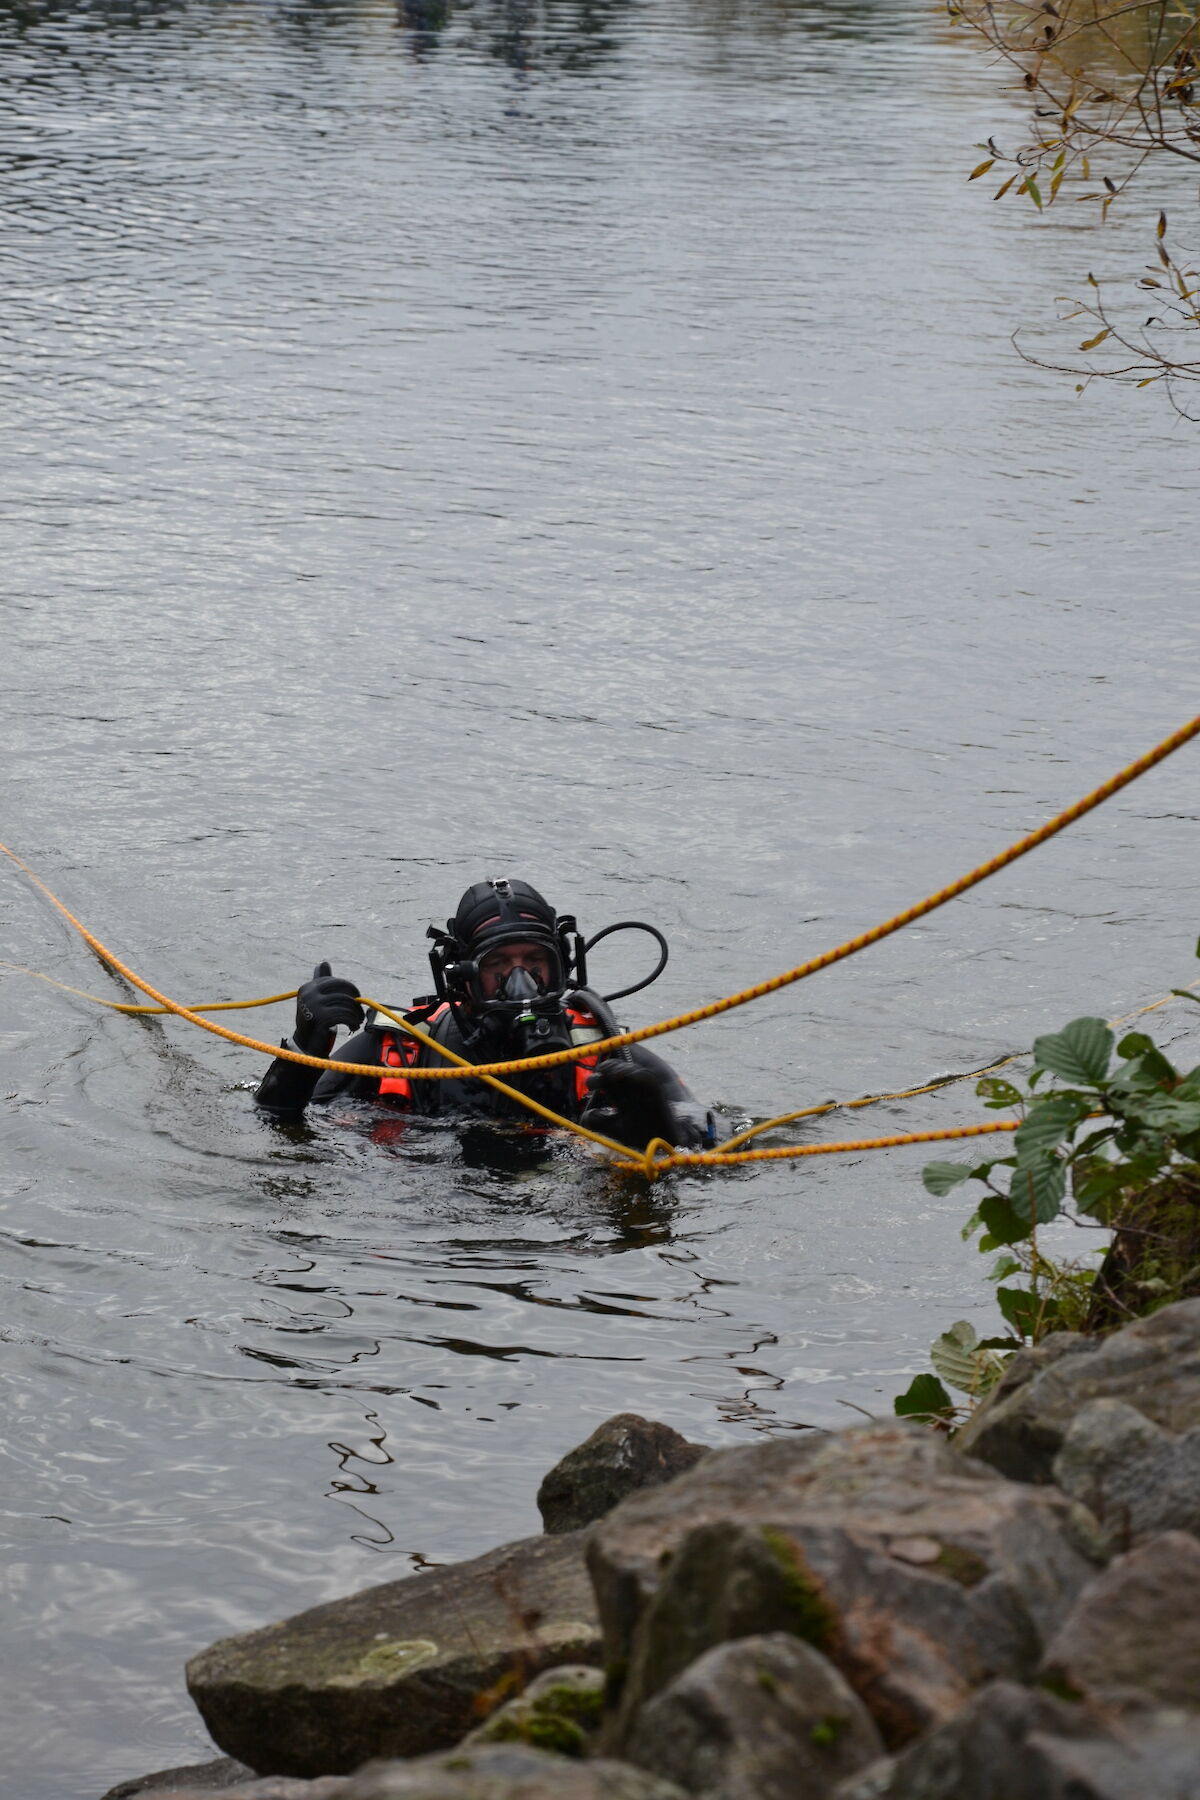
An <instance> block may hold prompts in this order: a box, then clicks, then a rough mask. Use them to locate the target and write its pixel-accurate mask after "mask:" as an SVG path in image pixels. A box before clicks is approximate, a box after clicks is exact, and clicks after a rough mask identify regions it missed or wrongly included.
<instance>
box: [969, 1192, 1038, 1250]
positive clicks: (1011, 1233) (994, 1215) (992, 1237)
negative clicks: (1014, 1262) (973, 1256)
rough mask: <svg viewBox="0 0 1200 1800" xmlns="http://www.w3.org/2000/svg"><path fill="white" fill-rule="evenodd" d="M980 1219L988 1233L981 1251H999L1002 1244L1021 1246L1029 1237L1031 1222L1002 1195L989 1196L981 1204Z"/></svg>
mask: <svg viewBox="0 0 1200 1800" xmlns="http://www.w3.org/2000/svg"><path fill="white" fill-rule="evenodd" d="M1015 1179H1018V1177H1014V1180H1015ZM979 1217H980V1218H981V1219H982V1221H983V1223H984V1224H985V1225H986V1226H987V1233H988V1235H987V1236H986V1237H985V1238H984V1240H983V1242H982V1243H981V1244H980V1246H979V1248H980V1249H981V1250H998V1249H999V1247H1000V1245H1001V1244H1020V1243H1023V1242H1024V1241H1025V1239H1026V1238H1027V1237H1028V1236H1029V1220H1028V1219H1023V1218H1022V1217H1021V1215H1020V1214H1019V1213H1018V1212H1017V1211H1016V1210H1015V1209H1014V1207H1013V1206H1012V1204H1011V1202H1010V1201H1008V1200H1005V1199H1004V1197H1003V1196H1002V1195H1000V1194H989V1195H988V1197H987V1199H986V1200H983V1201H981V1202H980V1205H979Z"/></svg>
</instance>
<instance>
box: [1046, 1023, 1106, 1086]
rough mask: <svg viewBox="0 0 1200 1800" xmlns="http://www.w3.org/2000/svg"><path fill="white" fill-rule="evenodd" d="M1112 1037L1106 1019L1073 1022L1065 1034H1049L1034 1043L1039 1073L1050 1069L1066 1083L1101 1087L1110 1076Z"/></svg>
mask: <svg viewBox="0 0 1200 1800" xmlns="http://www.w3.org/2000/svg"><path fill="white" fill-rule="evenodd" d="M1112 1048H1113V1034H1112V1032H1111V1031H1110V1030H1109V1028H1108V1026H1107V1025H1106V1024H1105V1023H1104V1020H1103V1019H1072V1021H1071V1023H1070V1024H1069V1025H1066V1026H1064V1028H1063V1029H1062V1031H1058V1032H1049V1033H1048V1034H1047V1035H1046V1036H1045V1037H1040V1038H1035V1039H1034V1041H1033V1055H1034V1060H1035V1062H1036V1063H1037V1066H1038V1068H1039V1069H1048V1070H1049V1071H1050V1073H1051V1074H1052V1075H1060V1076H1061V1077H1062V1078H1063V1080H1064V1081H1082V1082H1084V1083H1086V1085H1087V1086H1088V1087H1099V1085H1100V1083H1101V1082H1102V1081H1103V1080H1104V1077H1105V1076H1106V1075H1107V1074H1108V1065H1109V1061H1110V1059H1111V1057H1112Z"/></svg>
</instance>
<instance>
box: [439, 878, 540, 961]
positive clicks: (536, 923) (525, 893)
mask: <svg viewBox="0 0 1200 1800" xmlns="http://www.w3.org/2000/svg"><path fill="white" fill-rule="evenodd" d="M556 922H557V914H556V913H555V911H554V908H553V907H552V906H551V905H550V904H549V902H548V901H546V900H544V899H543V897H542V896H541V894H539V893H538V891H537V889H536V888H535V887H531V886H530V884H529V883H528V882H527V881H518V880H512V881H505V880H499V879H498V880H495V881H477V882H476V883H475V884H474V886H473V887H469V888H468V889H467V891H466V893H465V894H464V895H463V897H462V899H461V900H460V901H459V903H458V911H457V912H456V913H455V915H454V917H453V918H452V919H447V921H446V925H447V928H448V930H449V932H450V935H451V936H452V937H453V938H454V939H455V941H456V942H457V943H458V944H459V945H460V946H461V950H462V953H463V954H464V955H467V956H472V957H475V958H476V959H478V958H479V957H481V956H484V955H486V953H487V952H488V950H490V949H493V948H494V947H495V946H496V945H497V944H513V943H522V942H526V941H530V942H533V943H544V944H550V945H553V946H554V947H555V948H556V949H557V938H556V936H555V930H554V927H555V924H556Z"/></svg>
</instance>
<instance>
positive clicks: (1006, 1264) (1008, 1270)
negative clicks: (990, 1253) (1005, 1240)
mask: <svg viewBox="0 0 1200 1800" xmlns="http://www.w3.org/2000/svg"><path fill="white" fill-rule="evenodd" d="M1020 1273H1021V1265H1020V1263H1019V1262H1018V1261H1017V1259H1016V1257H1015V1256H998V1257H997V1258H996V1261H995V1264H994V1266H993V1267H992V1268H990V1269H989V1270H988V1280H989V1281H1007V1280H1008V1278H1009V1276H1010V1275H1019V1274H1020Z"/></svg>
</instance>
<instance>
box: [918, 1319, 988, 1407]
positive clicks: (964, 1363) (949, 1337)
mask: <svg viewBox="0 0 1200 1800" xmlns="http://www.w3.org/2000/svg"><path fill="white" fill-rule="evenodd" d="M929 1360H930V1361H931V1362H932V1364H933V1366H934V1368H935V1369H936V1370H937V1372H938V1374H939V1375H940V1376H941V1377H942V1380H943V1381H947V1382H949V1384H950V1386H951V1387H952V1388H958V1389H959V1390H960V1392H962V1393H964V1394H982V1393H986V1391H987V1389H988V1388H990V1387H994V1386H995V1384H996V1382H997V1381H999V1379H1000V1376H1001V1375H1002V1374H1003V1372H1004V1359H1003V1357H1000V1356H998V1355H997V1354H996V1352H995V1351H994V1350H988V1349H985V1348H983V1346H982V1345H981V1344H980V1343H979V1341H978V1340H977V1338H976V1336H975V1327H974V1326H973V1325H970V1324H968V1323H967V1321H966V1319H959V1320H958V1322H957V1323H956V1324H954V1325H952V1326H951V1327H950V1329H949V1331H944V1332H943V1333H942V1335H941V1337H940V1338H938V1339H936V1341H935V1342H934V1343H933V1345H932V1346H931V1347H930V1351H929Z"/></svg>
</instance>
